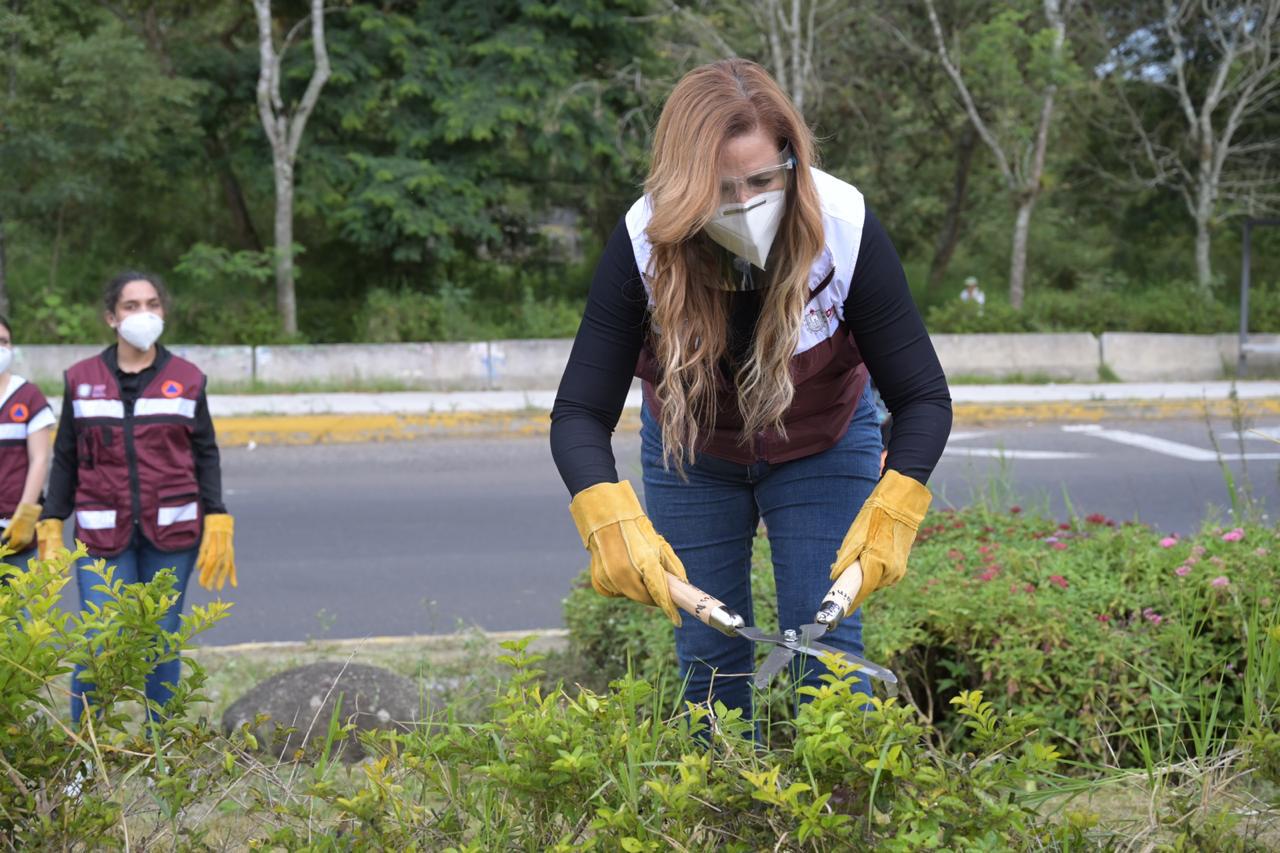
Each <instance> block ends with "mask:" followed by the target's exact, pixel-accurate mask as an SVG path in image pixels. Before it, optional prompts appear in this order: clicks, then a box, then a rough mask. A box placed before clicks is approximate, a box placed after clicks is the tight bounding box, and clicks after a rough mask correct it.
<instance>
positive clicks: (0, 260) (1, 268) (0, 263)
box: [0, 213, 9, 316]
mask: <svg viewBox="0 0 1280 853" xmlns="http://www.w3.org/2000/svg"><path fill="white" fill-rule="evenodd" d="M0 314H4V315H5V316H8V315H9V263H8V258H6V257H5V253H4V214H3V213H0Z"/></svg>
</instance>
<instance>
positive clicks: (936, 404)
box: [551, 210, 951, 494]
mask: <svg viewBox="0 0 1280 853" xmlns="http://www.w3.org/2000/svg"><path fill="white" fill-rule="evenodd" d="M730 299H731V300H732V301H733V304H732V305H731V306H730V320H729V322H730V329H729V330H728V335H729V338H728V339H729V341H730V342H731V343H732V344H734V345H733V346H731V349H733V350H745V347H743V346H741V344H742V342H749V341H750V340H751V337H752V335H753V334H754V329H755V323H756V319H757V318H758V317H759V313H760V294H759V292H758V291H743V292H736V293H733V294H731V296H730ZM647 312H648V300H647V297H646V295H645V289H644V283H643V281H642V280H641V278H640V269H639V267H638V266H637V264H636V259H635V252H634V250H633V249H632V245H631V238H630V236H629V235H628V233H627V227H626V222H625V220H624V221H622V222H620V223H619V224H618V227H617V228H615V229H614V232H613V235H612V236H611V237H610V238H609V243H608V245H607V246H606V248H605V251H604V254H603V255H602V256H601V258H600V263H599V265H598V266H597V267H596V272H595V277H594V279H593V280H592V283H591V291H590V294H589V295H588V297H587V306H586V310H585V311H584V312H583V317H582V324H581V325H580V326H579V327H578V334H577V337H576V338H575V340H574V343H573V350H572V352H571V353H570V356H569V363H568V365H567V366H566V367H565V371H564V376H563V378H562V379H561V381H560V389H559V391H558V392H557V393H556V401H555V406H554V407H553V409H552V412H551V453H552V456H553V457H554V459H555V462H556V467H557V468H558V469H559V471H560V476H561V478H562V479H563V480H564V483H565V485H566V486H567V487H568V488H569V492H570V494H577V493H578V492H580V491H582V490H583V489H585V488H588V487H590V486H594V485H595V484H597V483H604V482H617V479H618V474H617V467H616V463H615V460H614V456H613V449H612V447H610V444H609V439H610V436H611V435H612V433H613V430H614V428H615V427H616V426H617V424H618V418H619V417H620V416H621V414H622V408H623V405H624V404H625V402H626V397H627V392H628V390H629V388H630V385H631V378H632V375H633V374H634V372H635V367H636V359H637V358H638V356H639V354H640V348H641V346H642V345H643V343H644V336H645V334H646V323H645V321H646V317H647ZM844 321H845V323H846V324H847V325H848V327H849V329H850V330H851V331H852V333H853V336H854V340H855V341H856V343H857V345H858V351H859V352H860V353H861V354H862V358H863V361H864V362H865V363H866V365H867V370H868V372H869V373H870V374H871V379H872V381H874V382H875V384H876V387H877V388H878V389H879V391H880V395H881V397H882V398H883V399H884V402H885V405H886V406H887V407H888V409H889V412H890V414H892V416H893V432H892V436H891V438H890V441H889V448H888V450H889V454H888V457H887V459H886V460H885V468H886V469H890V468H891V469H893V470H895V471H898V472H899V473H901V474H904V475H906V476H908V477H912V478H914V479H916V480H918V481H920V482H921V483H924V482H926V481H927V480H928V479H929V475H930V474H931V473H932V472H933V468H934V466H935V465H936V464H937V462H938V459H939V458H940V457H941V456H942V451H943V448H944V447H946V443H947V435H948V434H949V433H950V430H951V394H950V391H949V390H948V388H947V380H946V376H945V375H944V374H943V372H942V365H941V364H940V363H939V362H938V356H937V354H936V353H935V352H934V349H933V344H932V343H931V342H930V341H929V335H928V333H927V332H926V331H925V327H924V321H923V320H922V319H921V318H920V312H919V311H917V310H916V307H915V303H914V302H913V301H912V299H911V291H910V289H909V288H908V286H907V278H906V274H905V273H904V272H903V270H902V263H901V261H900V260H899V259H898V253H897V250H896V249H894V246H893V243H892V241H891V240H890V239H889V235H888V234H887V233H886V232H885V230H884V226H882V225H881V224H880V221H879V220H878V219H876V217H875V216H874V215H873V214H872V213H871V211H870V210H867V211H866V219H865V222H864V223H863V228H862V241H861V244H860V248H859V250H858V259H857V263H856V264H855V266H854V271H853V278H852V281H851V282H850V286H849V295H848V297H847V298H846V299H845V303H844Z"/></svg>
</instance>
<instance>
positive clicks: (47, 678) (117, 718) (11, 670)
mask: <svg viewBox="0 0 1280 853" xmlns="http://www.w3.org/2000/svg"><path fill="white" fill-rule="evenodd" d="M4 550H5V549H3V548H2V547H0V552H3V551H4ZM82 556H84V551H83V549H81V550H80V551H78V552H76V553H75V554H73V555H71V556H70V558H67V557H66V556H65V555H64V557H62V558H58V559H54V560H49V561H47V562H44V563H40V562H37V561H32V567H31V569H30V570H29V571H19V570H16V569H13V568H11V567H8V566H3V567H0V571H3V572H4V573H5V578H4V581H5V582H4V584H3V585H0V663H3V666H0V759H2V760H3V763H2V764H0V768H2V769H3V772H2V773H0V841H4V842H5V843H6V844H7V845H8V846H12V847H14V848H16V849H33V850H34V849H71V848H73V847H74V848H79V849H99V848H101V847H103V846H112V847H114V846H118V840H117V839H118V832H119V827H120V826H121V824H122V823H124V822H126V818H127V816H128V812H129V809H130V806H131V804H132V803H134V802H135V801H136V799H139V798H141V799H143V800H145V801H147V802H149V803H152V804H154V806H155V808H156V809H157V811H158V812H159V813H160V814H161V815H163V816H164V818H163V819H162V822H166V821H168V822H172V821H174V820H176V819H177V816H178V815H180V814H181V813H182V812H183V810H184V809H185V808H186V807H188V806H189V805H190V804H191V803H193V802H195V801H197V800H200V799H203V798H204V797H206V796H208V794H209V791H210V790H211V789H212V786H214V785H215V784H217V783H218V782H219V780H220V779H221V778H222V775H221V772H220V771H219V770H218V768H220V767H222V766H223V760H222V753H221V751H220V750H218V751H211V750H209V749H208V745H209V744H210V743H211V742H212V741H213V739H214V737H215V733H214V732H212V731H211V730H210V729H209V728H208V727H207V725H206V724H205V723H204V722H203V721H196V720H189V719H187V717H188V709H189V708H190V707H191V705H192V703H194V702H196V701H199V699H200V695H199V691H200V688H201V686H202V685H203V684H204V682H205V676H204V673H203V671H202V670H201V669H200V667H199V666H198V665H196V664H195V663H194V662H193V661H191V660H189V659H187V658H183V662H184V663H185V664H186V665H187V666H188V672H187V673H186V674H185V676H184V678H183V679H182V682H181V683H180V684H179V685H178V687H177V689H176V690H175V692H174V695H173V698H172V700H171V701H170V703H169V704H168V706H167V707H166V709H165V715H164V718H163V719H162V720H160V721H159V722H157V723H155V724H154V725H151V726H143V725H141V721H142V720H143V719H144V718H145V711H144V707H145V699H144V698H143V685H144V681H145V676H146V673H147V672H148V671H149V670H150V669H151V667H152V665H153V664H154V663H155V662H156V661H160V660H172V659H173V658H175V657H177V656H179V655H180V654H181V651H182V649H184V648H187V647H189V646H190V644H191V640H192V638H193V637H195V636H196V635H197V634H199V633H200V632H202V631H205V630H207V629H208V628H209V627H210V626H212V625H213V624H214V623H215V622H217V621H218V620H219V619H221V618H223V616H225V614H226V609H227V605H224V604H220V603H214V604H210V605H208V606H207V607H193V608H191V612H190V613H189V614H188V615H187V616H185V617H184V618H183V621H182V625H181V627H180V628H179V630H178V631H176V632H174V633H167V632H165V631H163V630H161V629H160V628H159V626H158V624H157V622H156V614H157V613H160V612H163V611H164V610H165V609H167V608H168V606H169V605H170V604H171V603H172V602H173V600H174V597H175V593H174V583H175V581H174V576H173V573H172V572H170V571H162V572H161V573H160V574H159V575H158V576H157V577H156V579H155V580H154V581H152V582H151V583H149V584H131V585H126V584H122V583H121V582H120V581H119V580H117V579H115V578H113V576H112V574H113V573H112V571H111V570H109V569H106V568H104V567H103V566H102V565H101V563H100V564H99V569H100V570H101V574H102V576H103V583H104V584H105V585H106V586H107V587H109V588H110V590H111V600H110V601H109V602H108V603H107V604H106V605H104V606H103V607H102V608H101V609H100V610H95V611H93V612H76V613H74V614H72V613H67V612H66V611H64V610H62V609H61V606H60V605H61V593H62V590H63V588H64V587H65V586H66V584H67V583H68V565H69V561H70V560H73V559H75V558H78V557H82ZM77 664H79V665H82V666H84V667H85V672H84V677H85V679H86V680H87V681H89V682H91V683H92V684H93V685H94V692H93V695H92V697H91V698H92V701H93V710H94V713H92V714H86V715H85V720H84V726H83V728H81V729H80V730H75V729H73V728H71V727H70V726H69V724H68V723H66V722H65V714H66V708H67V706H68V704H69V699H70V697H69V694H68V691H67V689H66V687H65V686H64V685H65V683H66V682H65V677H66V675H67V673H69V672H70V670H71V668H72V667H73V666H75V665H77ZM156 710H159V709H156ZM135 831H136V824H135ZM190 837H191V841H192V842H193V843H199V839H200V838H201V837H202V833H201V832H200V831H198V830H197V831H195V832H194V833H193V834H192V835H191V836H190Z"/></svg>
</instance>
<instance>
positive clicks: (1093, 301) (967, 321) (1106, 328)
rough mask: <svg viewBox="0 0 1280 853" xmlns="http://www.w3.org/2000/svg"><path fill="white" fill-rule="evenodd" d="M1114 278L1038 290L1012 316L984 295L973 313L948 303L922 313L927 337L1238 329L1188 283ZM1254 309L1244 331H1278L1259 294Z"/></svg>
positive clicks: (1222, 307) (1225, 311)
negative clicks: (1143, 283) (1131, 282)
mask: <svg viewBox="0 0 1280 853" xmlns="http://www.w3.org/2000/svg"><path fill="white" fill-rule="evenodd" d="M1126 285H1127V282H1125V281H1124V280H1123V278H1122V277H1121V278H1118V280H1114V281H1113V282H1111V283H1109V285H1108V286H1105V287H1104V286H1101V285H1091V286H1087V287H1083V288H1080V289H1078V290H1073V291H1062V290H1049V289H1040V290H1035V291H1032V292H1031V293H1030V294H1028V296H1027V299H1026V302H1025V303H1024V304H1023V310H1021V311H1015V310H1013V308H1012V307H1010V305H1009V303H1008V302H1007V301H1005V300H1004V299H1003V298H1000V297H995V298H992V297H991V295H990V294H988V298H987V304H986V305H985V306H984V307H983V310H981V311H979V310H978V308H977V306H975V305H973V304H972V303H965V302H961V301H960V300H959V299H951V300H949V301H947V302H945V303H940V304H937V305H935V306H934V307H933V308H931V309H929V311H928V312H927V314H926V318H925V319H926V324H927V325H928V327H929V330H930V331H931V332H944V333H952V334H963V333H974V332H1080V331H1086V332H1092V333H1094V334H1096V335H1097V334H1102V333H1103V332H1121V331H1124V332H1168V333H1182V334H1214V333H1218V332H1229V331H1234V330H1236V329H1238V328H1239V326H1240V316H1239V313H1238V311H1236V310H1235V309H1233V308H1232V307H1231V306H1230V305H1227V304H1225V303H1223V302H1220V301H1218V300H1215V299H1213V298H1212V297H1210V296H1207V295H1206V294H1205V293H1204V292H1203V291H1201V290H1200V289H1199V288H1194V287H1192V286H1191V285H1189V284H1172V285H1167V286H1165V287H1159V288H1146V289H1134V288H1132V287H1128V286H1126ZM1263 294H1264V295H1263V296H1262V297H1261V299H1260V300H1259V302H1260V306H1259V310H1258V311H1257V312H1256V314H1255V312H1254V311H1253V308H1252V304H1253V302H1252V299H1251V301H1250V327H1251V328H1252V329H1254V330H1256V331H1264V330H1272V329H1277V328H1280V325H1274V323H1276V322H1277V321H1280V315H1277V313H1276V312H1277V309H1276V307H1275V306H1276V304H1280V300H1276V299H1274V298H1273V297H1271V295H1270V293H1269V292H1267V291H1263Z"/></svg>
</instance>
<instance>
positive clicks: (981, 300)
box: [960, 276, 987, 314]
mask: <svg viewBox="0 0 1280 853" xmlns="http://www.w3.org/2000/svg"><path fill="white" fill-rule="evenodd" d="M960 301H961V302H967V303H969V304H971V305H976V306H978V313H979V314H981V313H982V306H984V305H986V304H987V295H986V294H985V293H983V292H982V288H981V287H978V279H977V278H975V277H974V276H969V277H968V278H966V279H965V280H964V290H962V291H960Z"/></svg>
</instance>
